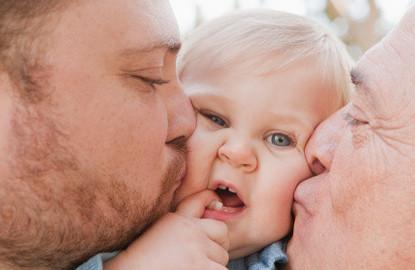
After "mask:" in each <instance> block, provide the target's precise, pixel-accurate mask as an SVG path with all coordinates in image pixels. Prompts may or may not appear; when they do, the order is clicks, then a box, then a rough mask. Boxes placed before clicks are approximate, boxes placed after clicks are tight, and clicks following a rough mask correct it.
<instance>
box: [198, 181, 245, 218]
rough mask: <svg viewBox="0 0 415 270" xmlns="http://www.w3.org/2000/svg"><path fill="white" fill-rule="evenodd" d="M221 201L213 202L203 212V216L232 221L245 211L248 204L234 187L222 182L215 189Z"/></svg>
mask: <svg viewBox="0 0 415 270" xmlns="http://www.w3.org/2000/svg"><path fill="white" fill-rule="evenodd" d="M214 191H215V193H216V194H217V195H218V197H219V198H220V202H218V201H214V202H212V203H211V204H210V205H209V206H208V207H207V208H206V209H205V212H204V213H203V218H212V219H217V220H221V221H228V220H229V221H230V220H232V219H234V218H237V217H238V216H239V215H240V214H242V213H244V210H245V209H246V205H245V203H244V202H243V200H242V199H241V197H240V196H239V195H238V192H237V191H236V190H235V189H234V188H233V187H228V186H226V185H224V184H220V185H218V186H217V188H216V189H214Z"/></svg>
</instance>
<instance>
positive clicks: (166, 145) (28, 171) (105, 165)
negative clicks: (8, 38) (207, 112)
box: [0, 0, 227, 270]
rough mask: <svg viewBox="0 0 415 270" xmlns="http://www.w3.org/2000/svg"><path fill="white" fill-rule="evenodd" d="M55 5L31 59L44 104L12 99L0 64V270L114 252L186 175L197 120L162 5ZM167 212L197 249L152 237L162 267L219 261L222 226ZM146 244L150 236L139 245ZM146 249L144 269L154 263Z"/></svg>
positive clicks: (128, 1)
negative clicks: (168, 247) (172, 252)
mask: <svg viewBox="0 0 415 270" xmlns="http://www.w3.org/2000/svg"><path fill="white" fill-rule="evenodd" d="M58 13H59V14H58V15H56V14H49V15H50V16H49V17H47V19H46V23H45V25H44V28H42V35H39V39H38V40H36V41H35V42H34V43H33V44H32V45H33V55H31V58H29V64H32V65H34V64H36V65H37V66H36V69H34V71H33V73H32V74H31V75H32V77H33V78H34V79H38V81H37V82H39V85H38V89H36V91H38V93H42V95H43V97H42V98H40V99H39V100H40V101H38V102H36V103H30V102H27V101H24V99H23V98H21V97H19V96H18V95H17V92H18V91H17V87H18V86H17V84H15V82H14V81H13V79H12V77H11V76H10V74H9V73H8V72H7V70H5V68H4V67H3V65H1V67H0V127H1V129H0V150H1V152H0V153H2V154H0V187H1V188H0V202H1V203H0V214H1V215H0V217H1V218H0V227H1V228H2V229H1V230H0V239H1V240H2V243H7V245H6V244H5V246H1V245H0V268H1V269H13V270H14V269H21V268H24V269H27V268H30V269H72V268H73V267H75V266H76V264H77V263H80V262H82V261H83V260H85V259H86V258H87V257H89V256H91V255H92V254H95V253H98V252H101V251H104V250H116V249H120V248H121V247H123V246H125V245H126V244H127V243H129V242H131V241H132V240H133V239H134V238H135V237H136V236H137V235H138V234H140V233H141V232H142V230H143V229H144V228H145V227H147V226H148V225H149V224H150V223H151V222H152V221H154V220H155V219H156V218H158V217H159V216H161V215H163V214H165V213H166V212H167V211H168V210H169V209H170V207H171V201H172V198H173V194H174V191H175V190H176V189H177V187H178V186H179V185H180V183H181V180H182V178H183V176H184V170H185V162H184V151H183V148H184V147H183V145H184V143H185V141H186V139H187V138H188V137H189V136H190V134H191V133H192V131H193V129H194V126H195V119H194V115H193V112H192V108H191V105H190V102H189V100H188V99H187V98H186V97H185V95H184V94H183V91H182V89H181V87H180V85H179V84H178V81H177V78H176V70H175V62H176V54H177V51H178V48H179V46H180V43H179V34H178V29H177V25H176V23H175V19H174V16H173V14H172V11H171V9H170V6H169V3H168V1H164V0H156V1H153V0H152V1H149V0H148V1H147V0H141V1H136V0H123V1H114V0H88V1H77V2H76V3H74V4H71V5H69V6H68V7H67V8H66V9H64V10H63V11H59V12H58ZM55 15H56V16H55ZM20 90H22V92H23V89H20ZM209 196H210V197H209ZM207 197H209V198H211V199H212V198H215V195H214V194H213V195H212V194H210V195H209V194H208V196H207ZM206 200H207V201H208V200H209V199H206ZM186 213H187V212H186ZM192 213H193V212H192ZM166 218H168V219H169V220H170V223H171V224H176V226H178V225H177V224H183V223H184V222H185V223H186V224H188V226H189V227H191V228H192V229H191V230H186V231H184V232H182V234H181V235H182V237H183V239H186V238H192V239H194V240H195V241H194V242H195V246H194V247H195V248H194V249H193V250H191V251H189V250H181V251H182V253H181V254H180V256H179V255H178V256H174V257H166V256H163V255H161V254H160V250H162V248H163V247H164V246H165V243H160V245H161V246H162V247H161V248H154V249H153V251H154V252H156V256H161V257H163V258H164V259H163V260H162V261H160V262H159V263H160V264H159V267H160V269H168V268H169V267H170V266H171V265H175V264H177V265H179V266H180V265H181V264H180V262H178V260H183V261H186V262H188V257H189V256H190V255H191V254H189V252H192V254H196V255H198V256H200V257H202V256H205V257H207V258H208V259H206V260H205V261H203V262H202V263H212V262H215V263H216V264H217V265H220V263H219V262H222V261H224V260H225V259H226V256H227V253H226V249H225V248H226V237H227V230H226V227H225V226H223V224H221V223H220V222H209V223H204V222H196V221H193V220H192V219H190V218H189V219H187V218H184V217H182V216H179V215H178V214H171V215H169V216H168V217H166ZM159 226H162V225H159ZM154 230H155V229H154ZM211 231H213V233H210V232H211ZM209 233H210V234H209ZM211 234H213V235H214V237H212V238H213V240H211V241H208V240H206V238H209V237H208V236H210V235H211ZM16 235H17V236H18V237H16ZM195 235H196V236H195ZM206 235H208V236H206ZM151 242H152V234H151V232H149V234H146V235H145V236H143V241H142V242H140V243H142V244H140V245H146V244H145V243H151ZM217 242H218V243H220V244H222V245H224V248H223V247H222V246H221V245H220V244H216V243H217ZM214 244H216V245H217V246H219V247H218V248H217V249H216V250H217V252H216V253H214V254H213V255H209V256H208V255H206V252H207V250H208V249H207V248H206V245H214ZM2 245H3V244H2ZM153 246H154V245H153ZM209 250H210V249H209ZM148 252H149V251H148ZM147 254H149V253H147ZM149 257H152V256H146V257H143V258H142V260H140V265H141V266H142V267H143V268H144V269H154V268H152V266H153V262H151V261H147V260H148V258H149ZM223 258H225V259H223ZM216 261H218V263H217V262H216ZM202 263H201V266H202V267H203V265H202ZM25 267H26V268H25ZM181 269H191V268H181ZM210 269H223V268H220V267H216V268H214V267H212V268H210Z"/></svg>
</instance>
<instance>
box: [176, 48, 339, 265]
mask: <svg viewBox="0 0 415 270" xmlns="http://www.w3.org/2000/svg"><path fill="white" fill-rule="evenodd" d="M272 57H273V59H274V61H275V62H279V61H280V62H283V58H282V57H281V56H275V55H274V56H272ZM315 62H317V61H316V60H315V59H314V58H313V57H311V58H310V59H303V60H298V62H296V63H294V64H291V65H290V66H288V67H284V68H282V69H275V70H267V69H266V67H265V68H263V69H261V68H259V69H260V70H264V69H265V70H267V72H255V71H252V70H249V72H248V71H247V69H238V68H237V65H235V66H234V67H233V68H232V69H229V68H228V69H225V68H224V69H223V70H216V72H212V73H206V70H204V68H203V67H204V64H203V63H198V64H199V65H198V66H199V68H197V67H192V68H191V69H190V70H191V71H187V72H185V73H184V74H181V80H182V82H183V87H184V89H185V93H186V94H187V95H188V96H189V97H190V99H191V100H192V104H193V107H194V108H195V111H196V114H197V126H196V130H195V132H194V133H193V135H192V137H191V139H190V140H189V155H188V173H187V176H186V178H185V180H184V183H183V185H182V187H181V188H180V189H179V190H178V192H177V196H176V200H178V201H180V200H181V198H183V197H186V195H188V194H192V193H194V192H196V191H199V190H201V189H205V188H206V184H207V188H208V189H210V190H214V191H216V192H217V194H218V195H219V197H220V198H221V201H222V203H223V208H222V209H219V210H215V209H213V210H212V209H210V210H207V211H206V212H205V214H204V217H205V218H212V219H217V220H221V221H224V222H225V223H226V224H227V226H228V229H229V238H230V248H229V255H230V258H231V259H234V258H239V257H243V256H246V255H249V254H252V253H254V252H256V251H258V250H259V249H261V248H263V247H265V246H267V245H269V244H271V243H273V242H275V241H278V240H281V239H282V238H283V237H284V236H285V235H287V233H288V232H289V230H290V228H291V204H292V199H293V193H294V189H295V187H296V186H297V184H298V183H299V182H300V181H302V180H303V179H305V178H308V177H310V176H311V171H310V170H309V167H308V165H307V161H306V159H305V152H304V149H305V145H306V142H307V141H308V139H309V138H310V136H311V134H312V132H313V130H314V129H315V127H316V126H317V125H318V124H319V123H320V122H321V121H322V120H324V119H325V118H327V117H328V116H329V115H330V114H331V113H333V112H334V111H335V110H336V109H338V108H339V107H340V104H338V103H336V102H332V100H339V99H338V96H337V95H339V93H338V92H336V91H334V90H332V89H331V87H330V84H329V83H328V82H327V81H324V80H323V79H322V76H321V73H320V72H318V70H319V68H318V67H317V66H316V64H315ZM317 65H318V64H317ZM230 70H231V71H230ZM225 188H228V189H230V190H231V192H223V191H220V189H225ZM270 228H272V229H270Z"/></svg>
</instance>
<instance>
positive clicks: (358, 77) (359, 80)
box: [350, 69, 363, 86]
mask: <svg viewBox="0 0 415 270" xmlns="http://www.w3.org/2000/svg"><path fill="white" fill-rule="evenodd" d="M350 78H351V80H352V83H353V84H354V85H356V86H360V85H362V84H363V75H362V73H361V72H359V71H358V70H357V69H352V71H351V72H350Z"/></svg>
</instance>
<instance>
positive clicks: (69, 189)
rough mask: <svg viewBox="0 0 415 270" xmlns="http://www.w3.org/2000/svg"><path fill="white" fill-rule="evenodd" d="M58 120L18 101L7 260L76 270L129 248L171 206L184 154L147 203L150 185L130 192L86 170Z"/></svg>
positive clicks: (3, 256) (2, 255)
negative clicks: (99, 255)
mask: <svg viewBox="0 0 415 270" xmlns="http://www.w3.org/2000/svg"><path fill="white" fill-rule="evenodd" d="M48 106H49V105H48ZM57 123H59V121H58V116H57V115H55V114H54V113H53V107H52V105H50V107H47V110H45V109H43V110H41V109H38V105H33V104H26V103H24V102H23V101H19V102H17V106H16V109H15V112H14V116H13V122H12V134H11V136H10V137H11V138H12V140H13V141H12V142H11V143H10V144H9V145H10V149H9V151H8V154H9V153H11V155H10V157H9V158H8V160H9V167H10V168H12V170H11V171H12V174H11V177H10V178H8V179H0V183H1V186H2V187H1V189H3V190H1V189H0V195H2V196H0V228H2V229H1V230H0V261H6V262H8V263H10V264H11V265H16V266H18V267H28V268H30V269H35V268H41V269H71V268H73V267H76V265H77V264H79V263H81V262H82V261H84V260H85V259H87V258H88V257H90V256H92V255H94V254H96V253H98V252H102V251H113V250H118V249H121V248H123V247H126V246H127V245H128V244H129V243H130V242H131V241H133V240H134V239H135V238H136V237H138V236H139V235H140V233H142V232H143V230H145V228H147V227H148V226H149V225H150V224H151V223H152V222H154V221H155V220H156V219H157V218H159V217H160V216H161V215H163V214H164V213H166V212H167V211H168V210H170V208H171V200H172V196H173V191H172V189H173V187H174V186H175V185H176V183H177V182H176V181H177V177H178V176H179V173H180V168H182V166H183V164H184V157H182V155H177V157H176V158H175V159H174V161H172V162H171V163H170V164H169V166H168V169H167V170H166V173H165V175H164V177H163V181H162V187H161V194H160V196H159V197H158V198H157V199H156V200H155V201H153V202H146V201H144V200H143V199H142V197H145V196H143V195H144V194H142V193H143V192H144V190H145V189H144V188H143V189H142V190H138V191H131V189H129V186H128V185H127V184H126V183H125V182H123V181H120V180H119V179H111V178H108V179H102V178H101V179H98V178H99V177H98V176H97V175H94V172H92V173H86V172H82V171H80V164H79V162H78V161H77V159H76V157H75V156H74V155H73V154H72V151H71V149H69V148H68V147H67V146H66V145H67V144H66V143H65V142H67V141H68V138H67V135H66V134H65V133H64V132H63V131H62V130H63V129H62V128H61V127H59V126H58V124H57ZM137 181H139V180H137ZM140 192H141V193H140Z"/></svg>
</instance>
